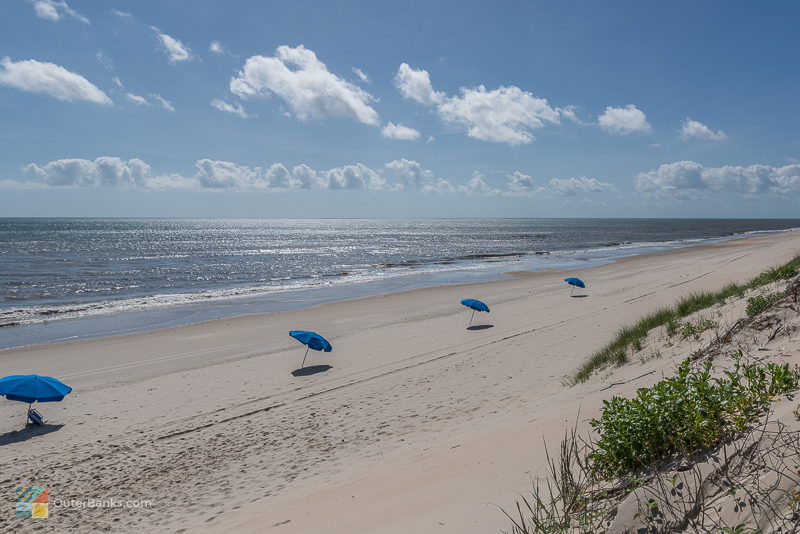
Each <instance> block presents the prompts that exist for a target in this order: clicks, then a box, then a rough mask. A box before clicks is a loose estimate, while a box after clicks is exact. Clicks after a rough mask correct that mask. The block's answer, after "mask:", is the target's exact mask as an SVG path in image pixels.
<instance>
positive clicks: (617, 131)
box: [597, 104, 650, 135]
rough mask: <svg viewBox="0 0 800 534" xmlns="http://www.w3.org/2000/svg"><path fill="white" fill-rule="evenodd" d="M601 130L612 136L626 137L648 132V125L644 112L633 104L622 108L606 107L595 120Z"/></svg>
mask: <svg viewBox="0 0 800 534" xmlns="http://www.w3.org/2000/svg"><path fill="white" fill-rule="evenodd" d="M597 123H598V124H599V125H600V127H601V128H603V129H604V130H606V131H607V132H609V133H611V134H614V135H628V134H632V133H634V132H642V133H646V132H649V131H650V124H649V123H648V122H647V117H646V116H645V114H644V112H643V111H642V110H640V109H639V108H637V107H636V106H635V105H633V104H628V105H627V106H625V107H624V108H615V107H611V106H608V107H607V108H606V110H605V111H604V112H603V114H602V115H600V117H599V118H598V119H597Z"/></svg>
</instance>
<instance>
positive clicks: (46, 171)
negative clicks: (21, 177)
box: [25, 156, 150, 187]
mask: <svg viewBox="0 0 800 534" xmlns="http://www.w3.org/2000/svg"><path fill="white" fill-rule="evenodd" d="M25 170H26V171H28V172H30V173H32V174H34V175H35V176H37V177H38V178H39V179H41V180H43V181H44V182H45V183H46V184H48V185H51V186H79V187H92V186H94V187H97V186H122V187H135V186H140V187H146V186H147V185H148V180H149V178H150V166H149V165H148V164H147V163H145V162H144V161H142V160H140V159H137V158H132V159H129V160H128V161H125V160H123V159H120V158H117V157H108V156H103V157H99V158H97V159H95V160H94V161H91V160H87V159H77V158H72V159H59V160H55V161H51V162H50V163H47V164H46V165H43V166H41V167H40V166H39V165H37V164H35V163H31V164H29V165H27V166H26V167H25Z"/></svg>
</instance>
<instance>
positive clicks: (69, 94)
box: [0, 57, 113, 106]
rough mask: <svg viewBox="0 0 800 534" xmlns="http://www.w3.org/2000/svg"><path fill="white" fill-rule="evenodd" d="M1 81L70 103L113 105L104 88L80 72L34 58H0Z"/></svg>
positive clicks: (10, 85) (1, 82) (3, 83)
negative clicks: (97, 85) (77, 101)
mask: <svg viewBox="0 0 800 534" xmlns="http://www.w3.org/2000/svg"><path fill="white" fill-rule="evenodd" d="M0 84H2V85H8V86H9V87H14V88H16V89H20V90H22V91H27V92H30V93H45V94H48V95H50V96H52V97H54V98H57V99H59V100H64V101H67V102H73V101H75V100H85V101H87V102H94V103H96V104H102V105H104V106H110V105H112V104H113V102H112V101H111V99H110V98H109V97H108V96H107V95H106V94H105V93H104V92H103V91H101V90H100V89H98V88H97V87H96V86H95V85H94V84H92V83H91V82H90V81H89V80H87V79H86V78H84V77H83V76H81V75H80V74H76V73H74V72H71V71H69V70H67V69H65V68H64V67H61V66H59V65H56V64H55V63H44V62H41V61H36V60H35V59H28V60H25V61H16V62H15V61H11V59H10V58H8V57H4V58H3V59H1V60H0Z"/></svg>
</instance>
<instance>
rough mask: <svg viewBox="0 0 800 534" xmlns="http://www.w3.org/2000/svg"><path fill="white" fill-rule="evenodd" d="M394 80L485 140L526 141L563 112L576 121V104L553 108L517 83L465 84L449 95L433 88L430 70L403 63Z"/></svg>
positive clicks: (409, 94)
mask: <svg viewBox="0 0 800 534" xmlns="http://www.w3.org/2000/svg"><path fill="white" fill-rule="evenodd" d="M394 82H395V85H396V86H397V88H398V90H399V91H400V93H401V94H402V95H403V96H404V97H405V98H408V99H410V100H414V101H415V102H418V103H420V104H423V105H425V106H429V107H431V108H433V109H434V110H435V111H436V113H437V114H438V115H439V117H440V118H441V119H442V120H444V121H445V122H449V123H454V124H460V125H463V126H465V127H466V128H467V135H468V136H470V137H472V138H474V139H480V140H482V141H489V142H494V143H508V144H510V145H520V144H527V143H530V142H532V141H533V140H534V137H533V134H532V133H531V131H532V130H535V129H538V128H542V127H544V126H545V125H546V124H548V123H549V124H559V123H560V117H561V115H564V116H565V117H567V118H568V119H570V120H575V121H577V118H576V116H575V111H574V109H575V108H574V107H573V106H567V107H565V108H563V109H562V108H553V107H551V106H550V105H549V104H548V102H547V100H545V99H544V98H539V97H537V96H535V95H533V94H532V93H530V92H528V91H523V90H522V89H520V88H519V87H516V86H508V87H505V86H501V87H498V88H497V89H492V90H487V89H486V87H484V86H483V85H479V86H478V87H475V88H465V87H462V88H461V90H460V91H459V94H458V95H455V96H448V95H447V94H445V93H443V92H440V91H436V90H434V88H433V86H432V84H431V79H430V75H429V74H428V71H426V70H415V69H413V68H412V67H410V66H409V65H408V64H407V63H403V64H401V65H400V67H399V68H398V70H397V74H396V76H395V79H394Z"/></svg>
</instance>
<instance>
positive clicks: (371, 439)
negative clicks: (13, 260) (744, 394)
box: [0, 232, 800, 534]
mask: <svg viewBox="0 0 800 534" xmlns="http://www.w3.org/2000/svg"><path fill="white" fill-rule="evenodd" d="M798 252H800V232H793V233H784V234H779V235H769V236H756V237H750V238H745V239H742V240H737V241H735V242H728V243H721V244H713V245H703V246H698V247H687V248H682V249H676V250H670V251H664V252H660V253H655V254H649V255H642V256H635V257H630V258H626V259H623V260H621V261H619V262H616V263H613V264H607V265H603V266H600V267H595V268H592V269H591V270H586V271H585V272H584V271H581V273H580V274H579V276H581V277H582V278H584V279H585V280H586V281H587V285H588V288H587V291H586V293H587V294H588V297H587V298H570V297H569V293H570V290H569V287H568V286H567V285H566V284H565V283H564V282H563V281H562V278H564V276H561V275H560V274H559V275H558V276H556V275H554V273H533V274H531V275H525V276H520V277H512V278H509V279H505V280H500V281H494V282H487V283H481V284H468V285H463V286H438V287H435V288H429V289H417V290H411V291H406V292H401V293H392V294H385V295H378V296H373V297H366V298H361V299H353V300H348V301H338V302H334V303H328V304H323V305H320V306H316V307H313V308H309V309H304V310H297V311H290V312H280V313H273V314H266V315H249V316H241V317H233V318H228V319H222V320H215V321H209V322H206V323H200V324H192V325H185V326H180V327H174V328H169V329H162V330H152V331H147V332H140V333H135V334H126V335H120V336H115V337H105V338H94V339H85V340H79V341H70V342H63V343H56V344H44V345H34V346H28V347H22V348H16V349H7V350H4V351H2V352H0V375H7V374H23V373H37V374H43V375H48V376H55V377H57V378H59V379H61V380H63V381H64V382H65V383H67V384H68V385H70V386H72V387H73V388H74V390H73V393H71V394H70V395H69V396H68V397H67V398H66V399H65V400H64V401H62V402H58V403H47V404H45V405H42V406H40V407H39V409H40V410H41V411H42V412H43V413H44V415H45V418H46V419H47V420H49V421H50V423H51V427H50V429H49V431H48V432H41V433H35V432H34V433H30V432H28V431H25V430H21V426H22V422H23V418H24V406H22V405H21V404H19V403H15V402H2V403H0V470H2V472H3V473H4V474H5V475H6V476H5V478H6V483H7V485H8V486H10V487H13V486H14V485H15V484H17V485H29V484H33V485H44V486H47V487H48V488H49V490H50V495H51V498H52V499H56V498H58V499H82V498H86V497H90V496H91V497H96V498H100V497H110V496H113V497H115V498H117V499H148V500H151V501H153V502H154V503H155V506H154V507H153V508H152V509H151V510H147V511H143V510H134V509H130V510H100V511H98V510H87V509H83V510H77V509H72V510H53V511H52V512H51V516H50V518H49V519H48V520H47V522H39V523H36V524H33V523H31V522H28V523H25V522H23V521H20V520H17V521H16V522H14V521H11V522H9V524H8V527H7V529H8V531H13V532H15V533H16V532H21V533H25V532H34V529H35V531H36V532H42V531H44V532H80V531H85V530H91V529H95V530H98V531H99V530H112V531H115V532H123V533H124V532H141V531H147V532H165V533H171V534H176V533H177V532H180V531H181V529H185V531H191V532H208V533H210V534H211V533H222V532H229V531H236V532H243V533H248V532H253V533H255V532H263V531H264V530H267V531H268V532H272V530H271V529H274V532H275V533H276V534H281V533H290V534H294V533H298V534H299V533H302V534H316V533H323V532H331V531H337V532H338V531H341V532H376V533H380V534H396V533H397V534H399V533H405V532H409V531H416V532H431V531H436V532H442V533H444V534H456V533H458V534H478V533H481V534H485V533H486V532H493V531H498V530H501V529H503V528H506V527H507V523H506V522H505V518H504V516H503V515H502V513H501V512H499V511H498V509H497V508H496V506H495V505H497V506H502V507H505V508H506V509H509V506H510V505H511V504H512V503H513V502H514V500H515V498H516V497H517V495H518V493H519V492H520V491H525V490H526V489H527V488H529V484H530V478H531V476H535V475H536V474H537V473H538V471H537V470H538V469H539V468H540V467H541V466H542V465H544V448H543V443H544V442H545V441H546V442H548V443H555V442H556V441H557V440H558V439H559V438H560V437H561V434H562V433H563V429H564V428H566V427H567V425H569V424H571V423H574V421H575V414H576V413H578V412H580V416H581V419H584V418H587V417H592V416H594V415H595V414H596V413H597V412H598V410H599V409H600V407H601V406H602V402H601V400H602V399H603V398H606V397H607V396H609V395H610V394H612V393H613V394H617V393H619V391H620V390H621V388H620V387H615V389H614V390H612V391H611V392H609V391H605V390H606V389H608V388H609V387H611V386H610V385H611V384H614V383H616V382H618V381H624V380H626V379H628V382H627V383H626V386H624V388H628V389H631V388H632V389H634V390H635V388H636V387H639V386H642V385H646V384H647V383H648V380H656V379H657V373H649V374H647V375H646V376H645V377H644V378H642V377H641V376H640V375H643V374H644V371H643V370H642V367H640V366H639V364H638V363H634V364H631V365H628V366H626V367H623V368H620V369H618V370H614V375H613V382H612V381H611V380H609V378H608V375H607V374H601V375H599V376H596V377H593V378H592V380H590V381H589V382H587V383H584V384H580V385H578V386H575V387H573V388H565V387H564V386H563V385H562V383H561V381H560V380H561V378H562V377H564V376H566V375H568V374H569V373H571V372H572V371H573V370H574V369H575V368H576V367H577V366H578V365H579V364H580V363H583V362H584V361H585V360H586V359H587V358H588V357H589V356H590V355H591V353H592V352H593V351H594V350H595V349H597V348H598V347H601V346H602V345H603V344H604V343H605V342H606V341H608V340H609V339H610V337H611V336H612V335H613V334H614V333H615V332H616V331H617V330H618V329H619V328H620V327H622V326H624V325H626V324H629V323H632V322H634V321H635V320H637V319H639V318H640V317H641V316H642V315H644V314H645V313H647V312H648V311H652V310H653V309H656V308H659V307H661V306H664V305H666V304H671V303H673V302H674V301H675V300H676V299H678V298H680V297H681V296H684V295H687V294H690V293H692V292H696V291H699V290H703V289H713V288H715V287H721V286H723V285H725V284H727V283H729V282H731V281H740V280H744V279H749V278H751V277H752V276H755V275H756V274H758V273H760V272H762V271H763V270H765V269H767V268H768V267H770V266H773V265H777V264H780V263H782V262H785V261H787V260H788V259H791V258H792V257H794V256H795V255H797V253H798ZM463 297H474V298H478V299H480V300H484V301H486V302H487V303H488V304H489V306H490V307H491V309H492V312H491V313H490V314H488V315H487V314H480V315H476V318H475V319H476V320H475V322H474V323H473V325H481V326H483V328H482V329H477V330H468V329H467V325H468V321H469V312H468V310H467V309H466V308H464V307H463V306H461V305H460V304H459V302H458V300H459V299H460V298H463ZM298 328H302V329H309V330H315V331H318V332H319V333H321V334H323V335H325V337H326V338H327V339H328V340H329V341H331V343H332V344H333V347H334V350H333V352H332V353H311V354H309V356H308V362H307V366H308V367H310V368H311V369H312V370H314V371H315V372H314V373H311V374H307V375H295V374H293V371H296V370H297V368H298V366H299V365H300V361H301V359H302V358H303V347H302V345H300V344H299V343H297V342H296V341H295V340H293V339H291V338H289V336H288V330H291V329H298ZM651 362H654V363H656V364H659V365H662V366H665V365H667V364H669V363H670V361H669V359H668V358H665V359H663V360H658V359H656V360H651ZM3 528H4V526H3V525H2V523H0V531H3Z"/></svg>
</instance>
